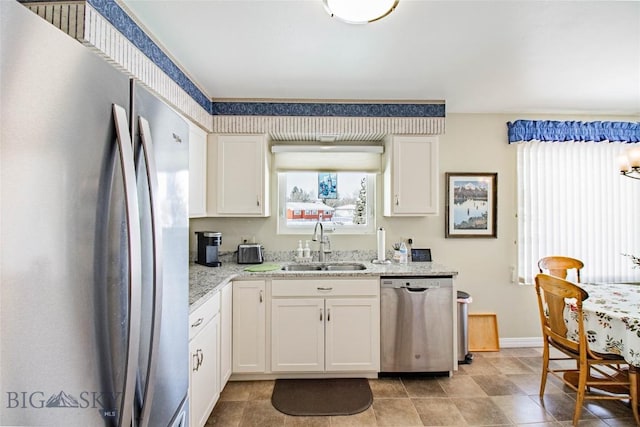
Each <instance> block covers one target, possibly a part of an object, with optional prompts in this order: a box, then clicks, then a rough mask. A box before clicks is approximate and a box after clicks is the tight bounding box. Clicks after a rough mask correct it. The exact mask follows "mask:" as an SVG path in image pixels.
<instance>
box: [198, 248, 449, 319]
mask: <svg viewBox="0 0 640 427" xmlns="http://www.w3.org/2000/svg"><path fill="white" fill-rule="evenodd" d="M347 259H349V261H348V262H357V263H362V264H364V265H365V266H366V267H367V268H366V269H365V270H357V271H344V270H341V271H283V270H282V269H280V268H279V269H277V270H272V271H261V272H255V273H253V272H249V271H245V269H246V268H247V267H250V266H251V265H247V264H237V263H236V262H235V261H227V262H225V261H224V260H223V261H222V266H220V267H205V266H203V265H199V264H194V263H191V264H190V265H189V306H190V307H189V311H190V312H193V311H194V310H196V309H197V308H198V307H200V306H201V305H202V304H203V303H204V302H206V301H207V300H208V299H209V298H210V297H211V296H212V295H213V294H214V293H215V291H216V289H217V288H218V287H220V286H223V285H225V284H227V283H229V282H230V281H232V280H236V279H242V280H247V279H248V280H251V279H262V278H264V279H271V278H302V277H306V278H309V277H337V276H339V277H375V278H379V277H382V276H456V275H457V274H458V272H457V271H456V270H453V269H451V268H449V267H446V266H444V265H442V264H438V263H435V262H410V263H408V264H397V263H391V264H374V263H372V262H371V259H372V258H369V260H368V261H365V260H362V259H354V258H342V261H334V260H328V261H326V262H330V263H332V264H333V263H340V262H347V261H346V260H347ZM265 263H271V264H278V265H280V266H281V267H282V266H284V265H288V264H294V262H293V261H291V260H287V261H284V260H280V261H278V260H272V261H270V260H269V259H267V260H266V261H265Z"/></svg>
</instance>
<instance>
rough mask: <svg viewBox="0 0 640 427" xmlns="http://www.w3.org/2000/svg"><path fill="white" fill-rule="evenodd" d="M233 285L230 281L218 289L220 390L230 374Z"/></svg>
mask: <svg viewBox="0 0 640 427" xmlns="http://www.w3.org/2000/svg"><path fill="white" fill-rule="evenodd" d="M232 307H233V285H232V284H231V282H229V283H227V284H226V285H224V287H223V288H222V289H221V290H220V391H222V389H223V388H224V386H225V385H226V384H227V381H229V377H230V376H231V367H232V364H231V354H232V348H231V334H232V325H233V322H232V315H231V313H232Z"/></svg>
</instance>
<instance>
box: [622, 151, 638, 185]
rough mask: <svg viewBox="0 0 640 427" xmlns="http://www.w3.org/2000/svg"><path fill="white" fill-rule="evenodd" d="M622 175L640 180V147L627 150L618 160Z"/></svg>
mask: <svg viewBox="0 0 640 427" xmlns="http://www.w3.org/2000/svg"><path fill="white" fill-rule="evenodd" d="M618 163H619V166H620V174H621V175H624V176H628V177H629V178H633V179H640V146H635V147H632V148H629V149H627V152H626V153H625V154H622V155H621V156H620V157H619V158H618Z"/></svg>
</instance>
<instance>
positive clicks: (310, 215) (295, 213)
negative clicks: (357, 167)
mask: <svg viewBox="0 0 640 427" xmlns="http://www.w3.org/2000/svg"><path fill="white" fill-rule="evenodd" d="M281 175H282V176H281V188H280V193H281V196H282V195H283V194H282V192H283V190H284V196H285V197H284V201H285V206H286V207H285V209H281V210H280V214H281V216H283V217H284V218H282V219H284V222H285V226H286V228H287V229H296V228H304V229H307V228H309V227H313V226H314V225H315V223H316V222H317V221H321V222H322V223H323V225H324V226H325V230H327V231H336V230H340V229H345V228H351V229H361V231H364V230H363V229H369V228H370V225H371V224H370V223H371V222H372V217H371V215H372V214H371V212H370V209H369V207H368V200H367V199H368V194H369V192H370V191H371V190H372V189H371V188H369V187H372V186H373V183H372V181H373V179H372V178H371V177H370V176H369V174H367V173H364V172H287V173H283V174H281ZM282 178H283V179H284V181H286V185H283V184H284V182H283V181H282ZM281 200H282V197H281Z"/></svg>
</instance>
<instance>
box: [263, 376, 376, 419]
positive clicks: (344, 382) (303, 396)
mask: <svg viewBox="0 0 640 427" xmlns="http://www.w3.org/2000/svg"><path fill="white" fill-rule="evenodd" d="M372 402H373V395H372V394H371V388H370V387H369V381H368V380H367V379H366V378H329V379H296V380H276V383H275V386H274V387H273V394H272V395H271V403H272V404H273V406H274V407H275V408H276V409H277V410H278V411H280V412H283V413H285V414H287V415H304V416H323V415H325V416H326V415H353V414H357V413H359V412H362V411H364V410H365V409H367V408H368V407H369V406H371V403H372Z"/></svg>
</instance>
